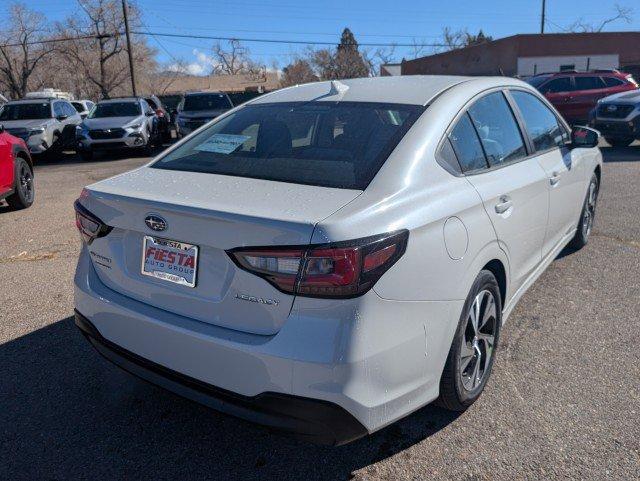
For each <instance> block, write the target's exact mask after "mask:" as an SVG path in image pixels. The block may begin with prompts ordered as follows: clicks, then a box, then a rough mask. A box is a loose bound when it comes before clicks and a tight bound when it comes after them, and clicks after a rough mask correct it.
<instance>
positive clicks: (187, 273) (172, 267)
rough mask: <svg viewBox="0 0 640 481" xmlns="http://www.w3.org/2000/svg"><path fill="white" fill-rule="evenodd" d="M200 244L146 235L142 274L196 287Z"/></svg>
mask: <svg viewBox="0 0 640 481" xmlns="http://www.w3.org/2000/svg"><path fill="white" fill-rule="evenodd" d="M197 273H198V246H196V245H192V244H186V243H184V242H178V241H173V240H169V239H160V238H159V237H152V236H144V240H143V242H142V274H143V275H145V276H151V277H155V278H157V279H162V280H163V281H168V282H173V283H175V284H180V285H182V286H187V287H195V285H196V277H197Z"/></svg>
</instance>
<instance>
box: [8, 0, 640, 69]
mask: <svg viewBox="0 0 640 481" xmlns="http://www.w3.org/2000/svg"><path fill="white" fill-rule="evenodd" d="M130 1H131V2H132V3H134V2H135V3H137V5H138V6H139V7H140V8H141V10H142V12H143V22H144V28H147V29H148V30H149V31H153V32H163V33H174V34H193V35H206V36H228V37H236V38H261V39H285V40H297V41H325V42H326V41H331V42H333V41H335V42H337V40H338V38H339V35H340V32H341V31H342V29H343V28H344V27H345V26H348V27H349V28H350V29H351V30H352V31H353V32H354V34H355V35H356V39H357V40H358V41H359V42H361V43H364V42H371V43H376V42H388V43H412V42H413V41H414V40H415V41H416V42H420V43H430V42H437V41H438V37H440V35H441V33H442V29H443V28H444V27H447V26H448V27H450V28H451V29H453V30H457V29H463V28H467V29H469V31H471V32H476V31H478V30H479V29H482V30H483V31H484V32H485V33H486V34H488V35H492V36H493V37H494V38H500V37H505V36H508V35H513V34H516V33H532V32H538V31H539V29H540V8H541V0H509V1H507V0H484V1H482V0H475V1H469V0H458V1H455V2H453V1H438V2H436V1H423V2H417V1H415V0H414V1H409V0H394V1H392V2H390V1H388V0H386V1H382V0H352V1H347V0H330V1H320V0H318V1H315V2H305V1H295V0H264V1H261V0H237V1H233V0H223V1H207V0H130ZM5 2H6V3H9V2H8V0H0V3H5ZM26 3H27V4H28V5H29V7H31V8H33V9H36V10H39V11H41V12H43V13H44V14H46V16H47V17H48V18H49V19H50V20H59V19H62V18H64V17H65V16H68V15H74V14H76V13H77V11H78V6H77V3H76V1H75V0H29V1H27V2H26ZM616 3H618V4H620V5H622V6H628V7H634V4H637V0H581V1H580V2H575V1H568V0H547V18H548V22H547V25H546V31H548V32H558V31H561V28H562V27H566V26H568V25H569V24H571V23H573V22H574V21H575V20H577V19H579V18H582V19H583V20H584V21H585V22H587V23H598V22H599V21H601V20H603V19H605V18H607V17H609V16H611V15H612V14H613V12H614V5H615V4H616ZM576 5H579V8H578V7H577V6H576ZM606 30H609V31H614V30H615V31H619V30H640V6H638V7H636V8H635V11H634V13H633V21H632V22H631V23H625V22H622V21H618V22H616V23H613V24H610V25H609V26H608V27H607V28H606ZM149 42H150V43H151V45H153V46H155V47H156V48H157V49H158V59H159V60H160V61H161V62H163V63H171V62H173V60H174V59H183V60H184V61H186V62H187V63H190V64H191V68H192V70H193V71H194V72H197V71H200V72H203V73H204V72H206V70H207V69H208V66H207V61H208V58H207V56H208V54H209V53H210V51H211V45H212V44H213V43H214V41H213V40H205V39H182V38H174V39H172V38H163V37H157V38H153V37H151V38H150V40H149ZM245 45H246V46H247V47H249V49H250V51H251V54H252V56H253V57H254V58H255V59H256V60H258V61H260V62H263V63H265V64H266V65H268V66H269V65H271V64H272V63H273V62H274V61H275V62H277V63H278V64H279V66H280V67H283V66H285V65H287V63H289V61H290V60H291V58H292V57H293V56H295V55H296V54H298V53H300V52H302V51H304V49H305V48H306V47H305V46H304V45H293V44H289V45H287V44H268V43H253V42H246V43H245ZM412 50H413V49H412V48H407V47H398V48H396V50H395V56H396V57H397V58H396V59H397V60H398V61H399V60H400V59H401V58H402V57H403V56H404V57H407V58H410V57H411V56H412V53H411V52H412ZM428 53H432V49H430V48H427V49H426V50H425V52H424V54H428Z"/></svg>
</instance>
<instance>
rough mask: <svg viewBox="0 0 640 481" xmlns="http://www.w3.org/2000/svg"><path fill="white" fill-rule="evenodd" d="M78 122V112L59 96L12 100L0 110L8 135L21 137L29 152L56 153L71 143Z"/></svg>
mask: <svg viewBox="0 0 640 481" xmlns="http://www.w3.org/2000/svg"><path fill="white" fill-rule="evenodd" d="M80 122H82V118H81V117H80V114H79V113H78V112H77V111H76V109H75V108H73V106H72V105H71V104H70V103H69V102H68V101H67V100H62V99H53V98H30V99H25V100H14V101H11V102H7V103H6V104H4V105H3V106H2V110H1V111H0V123H2V124H3V126H4V128H5V129H6V131H7V132H9V133H10V134H11V135H15V136H16V137H20V138H21V139H22V140H24V141H25V143H26V144H27V146H28V147H29V151H30V152H31V153H32V154H44V153H47V152H56V151H59V150H62V148H64V147H68V146H71V145H73V141H74V132H75V129H76V126H77V125H79V124H80Z"/></svg>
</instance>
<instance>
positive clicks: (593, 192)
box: [569, 173, 599, 250]
mask: <svg viewBox="0 0 640 481" xmlns="http://www.w3.org/2000/svg"><path fill="white" fill-rule="evenodd" d="M598 190H599V185H598V176H597V175H596V174H595V173H593V174H592V175H591V181H590V182H589V188H588V189H587V195H586V197H585V199H584V204H583V205H582V212H581V214H580V222H579V223H578V230H577V231H576V235H575V236H574V237H573V239H571V242H569V247H571V248H572V249H575V250H578V249H582V248H583V247H584V246H586V245H587V242H588V241H589V235H590V234H591V229H593V220H594V218H595V215H596V204H597V203H598Z"/></svg>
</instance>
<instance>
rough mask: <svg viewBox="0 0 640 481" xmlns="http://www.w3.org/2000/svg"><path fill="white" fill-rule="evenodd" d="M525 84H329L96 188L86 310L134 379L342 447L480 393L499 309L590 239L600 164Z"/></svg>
mask: <svg viewBox="0 0 640 481" xmlns="http://www.w3.org/2000/svg"><path fill="white" fill-rule="evenodd" d="M597 142H598V133H597V132H596V131H594V130H591V129H588V128H585V127H577V128H574V130H573V131H571V130H570V128H569V126H568V125H567V124H566V123H565V122H564V121H563V120H562V118H561V117H560V115H558V113H557V112H556V111H555V110H554V108H553V107H552V106H551V105H550V104H549V103H548V102H547V101H546V100H545V99H544V98H543V97H542V96H541V95H540V94H539V93H538V92H537V91H536V90H534V89H533V88H531V87H530V86H529V85H527V84H526V83H524V82H520V81H518V80H514V79H509V78H464V77H437V76H435V77H430V76H426V77H421V76H411V77H383V78H373V79H353V80H344V81H333V82H319V83H312V84H306V85H300V86H296V87H292V88H288V89H283V90H279V91H277V92H274V93H271V94H268V95H264V96H262V97H259V98H257V99H255V100H253V101H250V102H248V103H246V104H243V105H242V106H240V107H237V108H235V109H232V110H230V111H229V112H227V113H226V114H224V115H222V116H220V117H218V118H216V119H215V120H213V121H212V122H210V123H208V124H206V125H205V126H203V127H201V128H200V129H198V130H197V131H196V132H194V133H193V134H191V135H189V136H188V137H186V138H185V139H183V140H182V141H181V142H179V143H178V144H176V145H175V146H174V147H173V148H171V149H169V150H168V151H166V152H164V153H163V154H162V155H160V156H159V157H158V158H156V159H154V160H153V161H152V162H151V163H149V164H148V165H146V166H144V167H141V168H139V169H136V170H133V171H131V172H129V173H125V174H123V175H119V176H117V177H114V178H111V179H107V180H103V181H100V182H98V183H96V184H93V185H90V186H88V187H87V188H86V189H85V190H84V191H83V193H82V195H81V197H80V198H79V199H78V201H77V202H76V213H77V225H78V228H79V230H80V232H81V234H82V238H83V248H82V251H81V254H80V259H79V262H78V268H77V272H76V277H75V305H76V323H77V325H78V327H79V328H80V329H81V330H82V332H83V333H84V334H85V335H86V336H87V338H88V339H89V340H90V342H91V343H92V344H93V345H94V346H95V347H96V348H97V350H98V351H99V352H100V353H101V354H103V355H104V356H106V357H107V358H109V359H111V360H112V361H114V362H115V363H116V364H118V365H120V366H122V367H123V368H124V369H126V370H127V371H130V372H132V373H134V374H136V375H138V376H140V377H142V378H145V379H148V380H150V381H152V382H154V383H156V384H159V385H161V386H164V387H165V388H167V389H170V390H172V391H174V392H177V393H180V394H182V395H184V396H186V397H189V398H191V399H195V400H197V401H199V402H201V403H205V404H207V405H210V406H212V407H214V408H216V409H219V410H222V411H224V412H227V413H230V414H232V415H235V416H239V417H243V418H246V419H250V420H254V421H256V422H259V423H261V424H265V425H268V426H271V427H274V428H278V429H280V430H282V431H284V432H287V433H290V434H295V435H298V436H301V437H303V438H305V439H308V440H312V441H315V442H320V443H329V444H341V443H345V442H349V441H351V440H353V439H356V438H358V437H360V436H363V435H365V434H367V433H371V432H373V431H376V430H378V429H380V428H382V427H383V426H385V425H388V424H389V423H392V422H393V421H395V420H397V419H399V418H401V417H403V416H406V415H407V414H409V413H411V412H412V411H414V410H416V409H418V408H420V407H421V406H424V405H425V404H427V403H430V402H432V401H435V400H436V399H438V400H439V402H440V403H441V404H442V405H444V406H445V407H447V408H449V409H453V410H463V409H465V408H467V407H468V406H470V405H471V404H472V403H473V402H474V401H475V400H476V399H477V398H478V397H479V396H480V394H481V392H482V390H483V389H484V387H485V385H486V383H487V380H488V379H489V375H490V373H491V368H492V365H493V362H494V359H495V353H496V347H497V346H498V340H499V336H500V329H501V326H502V325H503V323H504V322H505V321H506V319H507V318H508V316H509V314H510V313H511V312H512V310H513V308H514V306H515V305H516V303H517V302H518V300H519V299H520V297H521V296H522V294H523V293H524V292H525V291H526V290H527V288H528V287H529V286H531V284H532V283H533V282H534V281H535V280H536V278H537V277H538V276H539V275H540V274H541V273H542V272H543V271H544V269H545V268H546V267H547V266H548V265H549V263H551V262H552V261H553V259H554V258H555V257H556V256H557V255H558V253H559V252H560V251H561V250H562V249H563V248H564V247H565V246H567V245H568V244H570V245H571V246H572V247H573V248H580V247H582V246H584V245H585V244H586V243H587V240H588V239H589V234H590V232H591V228H592V225H593V219H594V214H595V208H596V200H597V195H598V188H599V183H600V178H601V165H602V158H601V154H600V151H599V150H598V148H597V147H596V145H597Z"/></svg>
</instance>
